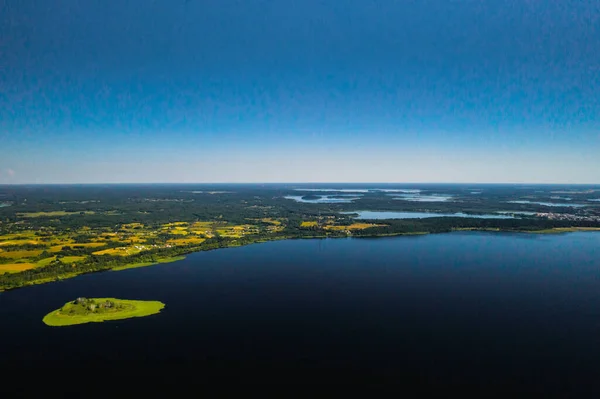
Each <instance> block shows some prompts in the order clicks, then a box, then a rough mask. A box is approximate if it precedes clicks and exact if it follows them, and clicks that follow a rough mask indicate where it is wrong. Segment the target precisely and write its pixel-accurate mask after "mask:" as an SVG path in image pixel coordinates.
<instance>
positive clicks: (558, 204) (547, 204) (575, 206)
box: [507, 200, 586, 208]
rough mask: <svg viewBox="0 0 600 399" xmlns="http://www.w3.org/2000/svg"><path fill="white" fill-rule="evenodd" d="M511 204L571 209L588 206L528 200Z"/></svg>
mask: <svg viewBox="0 0 600 399" xmlns="http://www.w3.org/2000/svg"><path fill="white" fill-rule="evenodd" d="M507 202H509V203H511V204H535V205H543V206H564V207H571V208H582V207H584V206H586V205H585V204H571V203H558V202H537V201H527V200H519V201H507Z"/></svg>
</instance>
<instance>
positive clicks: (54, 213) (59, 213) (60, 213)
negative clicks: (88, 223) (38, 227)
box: [17, 211, 95, 218]
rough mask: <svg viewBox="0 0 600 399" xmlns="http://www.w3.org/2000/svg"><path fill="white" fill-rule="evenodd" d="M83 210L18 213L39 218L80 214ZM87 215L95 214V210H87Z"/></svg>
mask: <svg viewBox="0 0 600 399" xmlns="http://www.w3.org/2000/svg"><path fill="white" fill-rule="evenodd" d="M80 213H81V212H65V211H52V212H26V213H17V216H19V217H22V218H39V217H52V216H67V215H79V214H80ZM83 213H84V214H86V215H93V214H94V213H95V212H92V211H85V212H83Z"/></svg>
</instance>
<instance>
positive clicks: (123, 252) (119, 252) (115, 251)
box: [93, 247, 142, 256]
mask: <svg viewBox="0 0 600 399" xmlns="http://www.w3.org/2000/svg"><path fill="white" fill-rule="evenodd" d="M140 252H142V250H141V249H138V248H135V247H120V248H109V249H105V250H102V251H96V252H94V253H93V254H94V255H113V256H128V255H134V254H139V253H140Z"/></svg>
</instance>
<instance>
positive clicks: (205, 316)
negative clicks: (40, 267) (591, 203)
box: [0, 232, 600, 398]
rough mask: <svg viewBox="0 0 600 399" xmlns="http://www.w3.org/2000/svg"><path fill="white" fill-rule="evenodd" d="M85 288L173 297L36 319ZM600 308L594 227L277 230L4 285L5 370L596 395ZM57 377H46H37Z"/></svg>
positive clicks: (184, 385)
mask: <svg viewBox="0 0 600 399" xmlns="http://www.w3.org/2000/svg"><path fill="white" fill-rule="evenodd" d="M78 296H88V297H117V298H125V299H142V300H158V301H162V302H164V303H165V304H166V308H165V309H164V310H163V311H162V312H161V313H160V314H158V315H154V316H150V317H145V318H138V319H130V320H121V321H112V322H105V323H94V324H85V325H80V326H72V327H55V328H52V327H47V326H45V325H44V324H43V323H42V317H43V316H44V315H45V314H46V313H48V312H50V311H52V310H54V309H56V308H58V307H60V306H62V305H63V304H64V303H65V302H67V301H69V300H73V299H75V298H77V297H78ZM599 304H600V234H596V233H591V232H586V233H571V234H564V235H535V234H508V233H450V234H432V235H427V236H419V237H394V238H377V239H352V238H349V239H322V240H314V239H312V240H287V241H277V242H269V243H263V244H256V245H250V246H246V247H239V248H229V249H223V250H216V251H207V252H200V253H196V254H193V255H190V256H188V258H187V259H185V260H183V261H180V262H175V263H170V264H163V265H158V266H153V267H146V268H140V269H131V270H126V271H121V272H105V273H95V274H88V275H84V276H80V277H77V278H74V279H69V280H65V281H63V282H59V283H51V284H45V285H40V286H34V287H29V288H25V289H21V290H16V291H9V292H5V293H1V294H0V320H2V328H1V329H0V337H2V342H3V344H2V356H1V357H0V365H1V366H3V367H4V369H5V370H10V371H9V374H7V373H6V372H5V374H4V375H10V376H13V377H11V378H17V377H19V378H20V377H23V376H24V377H26V378H30V379H31V381H30V382H29V383H26V384H18V381H16V380H15V381H11V380H6V379H5V380H4V381H5V386H4V387H3V389H7V388H12V387H13V386H12V385H13V384H16V388H18V389H19V390H20V392H21V393H26V392H27V390H28V389H36V388H35V387H36V386H37V387H39V388H37V389H40V390H41V389H46V390H56V389H59V390H60V392H64V391H63V390H66V389H72V387H73V384H78V385H77V387H79V386H85V387H87V389H88V391H89V392H94V391H95V390H96V389H100V388H102V387H103V386H106V384H107V383H106V382H103V378H116V380H118V381H121V380H123V381H122V382H125V383H126V384H129V386H132V385H134V384H135V388H136V391H137V392H138V394H139V393H142V394H144V395H147V394H152V393H153V392H154V391H155V390H156V389H157V386H160V385H161V384H168V385H169V387H171V388H172V389H174V390H176V389H178V388H180V389H186V390H188V389H189V388H190V387H191V386H192V385H193V386H195V387H197V386H202V387H203V388H206V387H207V386H210V387H213V386H214V387H215V388H222V387H223V386H222V385H218V384H222V383H223V379H225V381H226V382H227V381H228V382H229V383H230V384H233V385H236V386H252V385H245V384H253V383H257V382H260V383H262V384H274V383H277V384H279V383H283V382H288V383H295V384H297V385H298V386H303V387H304V386H308V385H310V383H312V382H316V381H318V382H321V383H329V386H332V385H335V386H336V387H343V386H345V385H344V384H346V386H347V385H348V384H349V385H353V384H355V383H361V382H368V383H372V384H373V386H374V387H381V384H383V385H384V386H387V387H396V388H398V387H400V388H401V389H402V390H404V391H405V392H412V391H413V390H414V389H419V388H431V387H432V386H433V387H435V388H436V390H438V391H440V392H441V391H442V389H444V388H452V387H453V388H454V389H461V392H463V391H464V390H467V391H469V390H475V389H477V388H484V387H485V390H486V391H488V392H490V393H498V392H499V391H502V392H505V391H510V392H511V393H514V395H512V396H511V397H520V396H523V395H524V394H525V396H535V397H539V396H541V397H574V398H587V397H590V398H593V397H598V393H599V392H598V390H597V388H598V370H599V366H598V359H600V344H599V340H600V338H599V337H600V306H599ZM55 373H59V375H58V376H57V379H55V381H54V382H55V383H54V384H53V385H48V384H43V385H41V386H40V384H39V383H38V382H37V381H38V380H39V379H40V378H44V377H46V376H48V375H53V376H54V375H55ZM84 373H85V374H86V375H90V376H91V377H90V378H89V379H88V378H83V380H82V381H77V380H74V379H73V377H74V376H77V377H81V376H82V374H84ZM111 376H117V377H111ZM134 377H138V378H134ZM147 378H148V379H147ZM42 381H43V380H42ZM271 386H272V385H271ZM108 387H110V388H111V389H113V388H114V385H113V384H109V385H108ZM318 388H320V387H318ZM292 389H293V388H292ZM71 392H75V391H71ZM78 392H79V391H78ZM482 392H483V391H482ZM529 393H535V394H536V395H527V394H529ZM23 396H24V397H25V396H28V395H23ZM177 396H179V395H177ZM489 396H491V395H489ZM7 397H8V396H7ZM150 397H151V396H150Z"/></svg>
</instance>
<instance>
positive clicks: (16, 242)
mask: <svg viewBox="0 0 600 399" xmlns="http://www.w3.org/2000/svg"><path fill="white" fill-rule="evenodd" d="M25 244H33V245H37V244H40V242H39V241H35V240H11V241H0V247H5V246H6V247H8V246H11V245H25Z"/></svg>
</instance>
